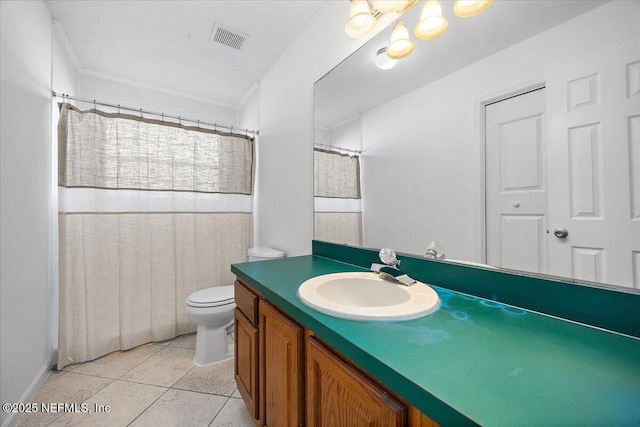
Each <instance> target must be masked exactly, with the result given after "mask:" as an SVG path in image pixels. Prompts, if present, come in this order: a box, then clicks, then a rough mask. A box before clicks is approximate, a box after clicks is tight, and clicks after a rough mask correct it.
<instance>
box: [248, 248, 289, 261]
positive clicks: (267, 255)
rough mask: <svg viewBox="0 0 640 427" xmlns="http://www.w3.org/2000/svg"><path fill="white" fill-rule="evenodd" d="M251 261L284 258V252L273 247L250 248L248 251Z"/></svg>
mask: <svg viewBox="0 0 640 427" xmlns="http://www.w3.org/2000/svg"><path fill="white" fill-rule="evenodd" d="M247 254H248V255H249V261H264V260H268V259H278V258H284V252H282V251H279V250H277V249H272V248H264V247H257V248H250V249H249V250H248V251H247Z"/></svg>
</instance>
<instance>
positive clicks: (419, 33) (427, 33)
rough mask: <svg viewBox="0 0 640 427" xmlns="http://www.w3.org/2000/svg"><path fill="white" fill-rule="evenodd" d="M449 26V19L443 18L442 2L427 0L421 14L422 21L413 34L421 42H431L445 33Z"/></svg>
mask: <svg viewBox="0 0 640 427" xmlns="http://www.w3.org/2000/svg"><path fill="white" fill-rule="evenodd" d="M448 26H449V22H448V21H447V18H445V17H444V16H442V7H441V6H440V2H439V1H438V0H427V2H426V3H425V5H424V7H423V8H422V12H421V13H420V21H418V23H417V24H416V26H415V28H414V29H413V34H415V36H416V37H417V38H419V39H420V40H431V39H435V38H436V37H438V36H439V35H441V34H442V33H444V32H445V31H446V29H447V27H448Z"/></svg>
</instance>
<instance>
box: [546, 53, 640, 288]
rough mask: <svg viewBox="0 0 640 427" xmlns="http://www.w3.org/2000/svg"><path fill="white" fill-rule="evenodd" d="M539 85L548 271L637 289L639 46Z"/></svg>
mask: <svg viewBox="0 0 640 427" xmlns="http://www.w3.org/2000/svg"><path fill="white" fill-rule="evenodd" d="M546 86H547V97H548V104H547V111H548V120H547V125H548V127H549V140H548V141H549V142H548V148H547V150H548V154H549V156H548V160H547V166H548V182H549V217H548V220H549V231H550V234H549V235H548V249H549V271H548V272H549V273H550V274H553V275H559V276H569V277H574V278H576V279H582V280H589V281H597V282H605V283H611V284H616V285H622V286H629V287H633V286H635V287H640V271H638V268H639V267H640V265H639V259H640V256H639V254H640V45H638V44H636V45H633V46H630V47H629V48H626V49H621V50H619V51H616V52H615V53H613V54H609V55H607V56H606V57H600V58H594V59H592V60H590V61H587V62H584V63H580V64H573V65H572V66H571V67H570V68H566V69H561V70H555V71H552V72H550V73H549V75H548V76H547V82H546ZM561 228H562V229H566V230H567V232H568V235H567V236H566V237H564V238H559V237H556V236H555V235H554V234H553V232H554V230H556V229H561Z"/></svg>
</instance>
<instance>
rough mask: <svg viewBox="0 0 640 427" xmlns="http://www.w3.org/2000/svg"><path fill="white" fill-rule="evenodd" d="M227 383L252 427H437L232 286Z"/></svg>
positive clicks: (256, 297)
mask: <svg viewBox="0 0 640 427" xmlns="http://www.w3.org/2000/svg"><path fill="white" fill-rule="evenodd" d="M235 301H236V306H237V308H236V310H235V325H236V337H235V356H234V357H235V378H236V382H237V384H238V390H239V392H240V395H241V396H242V398H243V399H244V402H245V404H246V405H247V408H248V410H249V412H250V413H251V415H252V416H253V418H254V422H255V423H256V425H257V426H268V427H293V426H303V425H306V426H308V427H329V426H336V427H343V426H359V425H367V426H372V425H377V426H385V427H394V426H407V427H439V426H438V424H436V423H435V422H433V421H432V420H431V419H430V418H429V417H427V416H426V415H424V414H422V413H421V412H420V411H418V410H417V409H415V408H413V407H411V406H410V405H408V404H406V403H404V402H402V401H401V400H400V399H398V398H397V397H396V396H394V395H393V394H391V393H390V392H388V391H387V390H385V388H384V387H383V386H381V385H380V384H378V383H376V382H375V381H373V380H372V379H370V378H369V377H368V376H367V375H366V374H365V373H363V372H361V371H360V370H359V369H358V368H357V367H355V366H353V365H352V364H351V363H350V362H349V361H348V360H344V359H343V358H341V357H340V356H339V355H338V354H336V353H335V352H334V351H333V350H332V349H330V348H329V347H327V346H326V345H325V344H323V343H322V342H321V341H320V340H319V339H318V338H316V337H315V336H314V335H313V334H312V333H311V332H310V331H308V330H305V329H304V328H302V327H301V326H300V325H298V324H297V323H296V322H294V321H293V320H291V319H290V318H289V317H287V316H286V315H285V314H284V313H282V312H281V311H280V310H278V308H277V307H275V306H274V305H272V304H271V303H269V302H268V301H267V300H265V299H264V298H262V297H261V296H260V295H258V294H257V293H256V292H255V291H253V290H252V289H251V288H250V287H249V286H248V285H246V284H245V283H243V282H241V281H240V280H237V281H236V282H235Z"/></svg>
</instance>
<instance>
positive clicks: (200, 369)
mask: <svg viewBox="0 0 640 427" xmlns="http://www.w3.org/2000/svg"><path fill="white" fill-rule="evenodd" d="M173 387H174V388H177V389H181V390H189V391H197V392H201V393H212V394H220V395H223V396H231V395H232V394H233V391H234V390H235V389H236V381H235V378H234V374H233V359H229V360H225V361H224V362H219V363H216V364H214V365H210V366H194V367H193V369H191V370H190V371H189V372H188V373H187V374H186V375H185V376H184V377H182V378H181V379H180V381H178V382H177V383H176V384H175V385H174V386H173Z"/></svg>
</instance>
